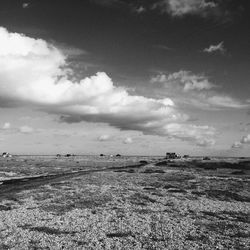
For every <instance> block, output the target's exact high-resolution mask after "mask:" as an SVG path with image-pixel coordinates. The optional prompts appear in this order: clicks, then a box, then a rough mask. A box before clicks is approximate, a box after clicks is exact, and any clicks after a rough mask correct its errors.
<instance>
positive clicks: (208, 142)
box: [196, 139, 215, 147]
mask: <svg viewBox="0 0 250 250" xmlns="http://www.w3.org/2000/svg"><path fill="white" fill-rule="evenodd" d="M196 144H197V146H200V147H211V146H213V145H214V144H215V140H214V139H201V140H198V141H197V143H196Z"/></svg>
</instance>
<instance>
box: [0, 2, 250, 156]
mask: <svg viewBox="0 0 250 250" xmlns="http://www.w3.org/2000/svg"><path fill="white" fill-rule="evenodd" d="M248 2H249V1H248V0H127V1H125V0H84V1H82V0H60V1H59V0H26V1H23V0H1V1H0V148H1V150H2V151H3V152H4V151H8V152H10V153H13V154H57V153H68V152H70V153H75V154H100V153H104V154H117V153H119V154H123V155H164V154H165V153H166V152H168V151H170V152H172V151H173V152H177V153H180V154H190V155H194V156H195V155H212V156H250V70H249V66H250V33H249V28H250V6H249V3H248Z"/></svg>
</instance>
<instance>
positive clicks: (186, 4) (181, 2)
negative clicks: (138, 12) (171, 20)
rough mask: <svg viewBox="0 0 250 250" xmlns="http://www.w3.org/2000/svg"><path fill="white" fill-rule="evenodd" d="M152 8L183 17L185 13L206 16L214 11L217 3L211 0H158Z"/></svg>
mask: <svg viewBox="0 0 250 250" xmlns="http://www.w3.org/2000/svg"><path fill="white" fill-rule="evenodd" d="M153 8H157V9H160V10H161V11H162V12H167V13H168V14H170V15H171V16H173V17H183V16H185V15H199V16H207V15H209V14H211V13H213V12H215V11H216V9H217V8H218V5H217V3H215V2H214V1H211V0H210V1H206V0H160V1H158V2H157V3H155V4H154V6H153Z"/></svg>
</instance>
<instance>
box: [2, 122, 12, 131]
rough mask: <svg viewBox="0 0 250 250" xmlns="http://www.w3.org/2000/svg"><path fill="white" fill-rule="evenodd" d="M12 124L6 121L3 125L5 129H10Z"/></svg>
mask: <svg viewBox="0 0 250 250" xmlns="http://www.w3.org/2000/svg"><path fill="white" fill-rule="evenodd" d="M10 127H11V125H10V123H9V122H5V123H4V125H3V129H10Z"/></svg>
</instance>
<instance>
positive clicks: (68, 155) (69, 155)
mask: <svg viewBox="0 0 250 250" xmlns="http://www.w3.org/2000/svg"><path fill="white" fill-rule="evenodd" d="M71 156H75V155H74V154H66V155H65V157H71Z"/></svg>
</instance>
